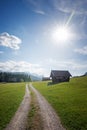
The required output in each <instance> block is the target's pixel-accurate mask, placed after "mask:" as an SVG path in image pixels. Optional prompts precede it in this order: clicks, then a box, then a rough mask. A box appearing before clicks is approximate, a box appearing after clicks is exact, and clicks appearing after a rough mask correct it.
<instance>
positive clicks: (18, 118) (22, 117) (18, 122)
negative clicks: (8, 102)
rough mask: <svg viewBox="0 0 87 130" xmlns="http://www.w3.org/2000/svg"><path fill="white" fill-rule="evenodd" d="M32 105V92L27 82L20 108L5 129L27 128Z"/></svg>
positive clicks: (17, 129) (19, 129) (18, 129)
mask: <svg viewBox="0 0 87 130" xmlns="http://www.w3.org/2000/svg"><path fill="white" fill-rule="evenodd" d="M29 107H30V92H29V89H28V85H27V84H26V92H25V96H24V99H23V101H22V103H21V104H20V107H19V108H18V110H17V112H16V113H15V116H14V117H13V118H12V120H11V122H10V123H9V124H8V126H7V127H6V128H5V129H4V130H25V129H26V123H27V116H28V112H29Z"/></svg>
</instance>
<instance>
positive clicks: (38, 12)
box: [34, 10, 45, 15]
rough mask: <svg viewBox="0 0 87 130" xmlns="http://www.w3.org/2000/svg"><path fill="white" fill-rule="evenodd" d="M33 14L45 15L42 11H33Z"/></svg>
mask: <svg viewBox="0 0 87 130" xmlns="http://www.w3.org/2000/svg"><path fill="white" fill-rule="evenodd" d="M34 12H35V13H37V14H41V15H45V12H44V11H42V10H34Z"/></svg>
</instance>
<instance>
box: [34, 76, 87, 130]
mask: <svg viewBox="0 0 87 130" xmlns="http://www.w3.org/2000/svg"><path fill="white" fill-rule="evenodd" d="M47 84H48V82H34V83H33V85H34V87H35V88H36V89H37V90H39V91H40V93H41V94H42V95H43V96H44V97H45V98H46V99H47V100H48V102H50V104H51V105H52V106H53V107H54V109H55V110H56V112H57V113H58V115H59V116H60V119H61V122H62V124H63V125H64V126H65V127H66V129H67V130H87V76H85V77H79V78H72V79H71V81H70V82H69V83H60V84H55V85H49V86H48V85H47Z"/></svg>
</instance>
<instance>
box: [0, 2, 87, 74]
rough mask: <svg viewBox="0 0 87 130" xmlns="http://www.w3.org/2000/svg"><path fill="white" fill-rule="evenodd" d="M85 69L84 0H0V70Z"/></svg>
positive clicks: (86, 15) (86, 26) (86, 20)
mask: <svg viewBox="0 0 87 130" xmlns="http://www.w3.org/2000/svg"><path fill="white" fill-rule="evenodd" d="M51 70H68V71H69V72H70V73H71V74H72V76H79V75H82V74H84V73H85V72H87V0H73V1H72V0H0V71H6V72H8V71H9V72H30V73H32V74H38V75H42V76H49V75H50V72H51Z"/></svg>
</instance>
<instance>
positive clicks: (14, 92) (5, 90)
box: [0, 83, 25, 130]
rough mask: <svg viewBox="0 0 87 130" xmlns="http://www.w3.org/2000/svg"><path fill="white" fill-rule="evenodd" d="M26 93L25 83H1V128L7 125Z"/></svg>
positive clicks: (0, 129)
mask: <svg viewBox="0 0 87 130" xmlns="http://www.w3.org/2000/svg"><path fill="white" fill-rule="evenodd" d="M24 94H25V83H7V84H2V83H0V130H2V129H3V128H5V127H6V124H7V123H9V121H10V119H11V118H12V116H13V115H14V113H15V112H16V110H17V108H18V106H19V104H20V103H21V101H22V99H23V96H24Z"/></svg>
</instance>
